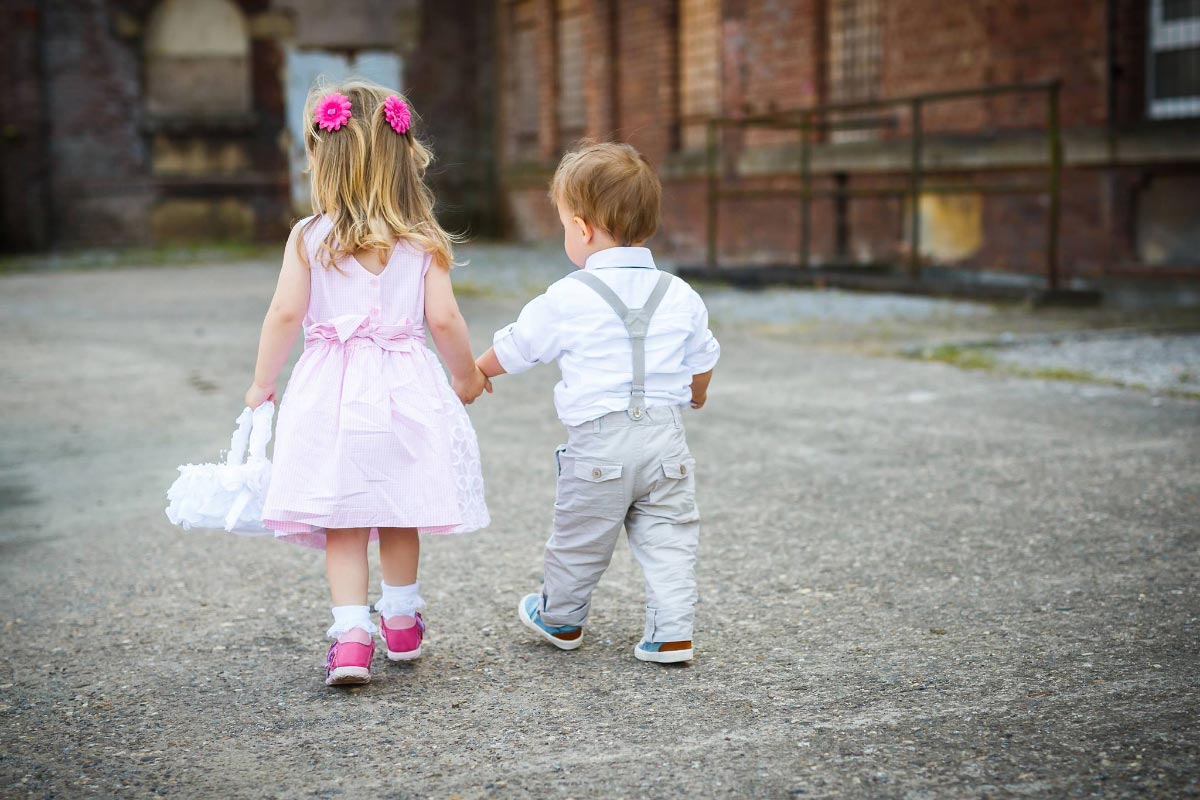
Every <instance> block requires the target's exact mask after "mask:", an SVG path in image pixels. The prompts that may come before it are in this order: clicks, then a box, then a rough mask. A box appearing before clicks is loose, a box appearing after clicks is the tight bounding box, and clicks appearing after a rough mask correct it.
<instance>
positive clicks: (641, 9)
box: [498, 0, 1200, 275]
mask: <svg viewBox="0 0 1200 800" xmlns="http://www.w3.org/2000/svg"><path fill="white" fill-rule="evenodd" d="M521 2H522V3H526V4H530V5H529V8H530V9H535V6H536V4H538V3H542V6H541V7H542V10H543V12H544V14H545V17H544V18H543V17H542V16H541V15H539V14H535V17H537V19H536V24H537V26H538V31H539V39H538V42H539V48H540V49H539V51H538V53H539V58H538V61H537V70H536V75H535V76H534V77H533V78H532V80H534V81H535V82H536V83H537V84H538V86H537V87H533V89H536V91H535V92H534V94H535V95H536V96H537V97H538V98H539V100H540V102H543V103H545V102H553V98H555V97H556V96H560V95H561V89H556V90H553V91H549V92H548V91H547V90H546V89H545V87H546V86H550V85H555V83H556V82H557V84H558V85H561V83H562V81H564V80H566V79H567V76H566V75H564V73H563V71H562V64H561V62H556V61H555V60H554V57H553V56H554V52H555V43H556V41H557V40H556V39H555V35H556V34H555V26H554V13H553V12H554V8H553V7H551V5H548V4H549V0H521ZM835 2H836V3H838V4H839V5H836V6H835V5H834V3H835ZM571 5H572V8H575V7H578V8H579V9H580V13H582V14H583V15H584V17H585V18H586V19H589V20H591V25H590V26H589V27H588V29H587V30H588V34H587V36H586V41H585V44H584V52H585V53H586V56H587V58H586V63H585V65H584V66H583V68H582V69H581V70H580V74H579V75H578V80H579V81H581V82H582V94H583V97H584V99H585V102H586V104H587V111H586V114H587V119H588V125H587V130H588V133H589V135H592V136H596V137H598V138H615V139H620V140H623V141H628V142H630V143H631V144H633V145H635V146H636V147H638V148H639V149H641V150H642V151H643V152H644V153H645V154H646V156H647V157H648V158H649V159H650V160H651V162H652V163H654V164H655V165H656V166H657V167H658V168H659V169H660V174H662V175H663V177H664V189H665V193H664V224H663V229H662V231H661V232H660V234H659V236H658V237H657V239H656V241H655V242H654V244H655V246H656V247H659V248H660V249H663V250H665V251H666V252H667V253H668V254H670V255H672V256H675V257H677V258H679V259H681V260H685V261H698V260H700V259H701V258H702V256H703V253H704V246H705V242H706V230H707V228H706V207H707V205H706V194H705V192H706V183H705V179H704V143H705V131H704V128H705V126H704V119H705V118H706V117H708V116H711V115H713V114H721V115H725V116H739V115H746V114H751V115H753V114H764V113H768V114H769V113H773V112H779V111H788V110H798V109H804V108H809V107H812V106H814V105H818V104H821V103H825V102H833V101H835V100H838V99H839V97H840V96H841V95H845V93H846V92H847V91H849V92H850V93H851V94H853V95H854V96H855V97H858V96H867V97H870V96H876V97H881V98H889V97H903V96H909V95H913V94H919V93H928V92H937V91H945V90H952V89H959V88H973V87H978V86H984V85H994V84H998V83H1015V82H1022V83H1024V82H1035V81H1042V80H1049V79H1057V80H1060V81H1061V82H1062V87H1063V88H1062V93H1061V104H1060V119H1061V122H1062V125H1063V127H1064V130H1065V132H1066V135H1067V140H1068V147H1067V156H1068V159H1069V160H1070V159H1072V158H1074V157H1075V155H1076V153H1078V152H1084V151H1087V152H1088V153H1090V155H1088V156H1086V158H1083V160H1082V161H1080V162H1079V163H1078V165H1074V164H1072V163H1071V162H1070V161H1069V162H1068V166H1070V167H1071V168H1070V169H1068V170H1067V172H1066V173H1065V174H1064V179H1063V204H1062V224H1061V240H1060V250H1061V252H1062V261H1063V263H1064V267H1065V269H1064V271H1065V272H1066V273H1067V274H1068V275H1095V274H1098V273H1100V272H1103V271H1105V270H1109V269H1115V268H1118V267H1120V266H1121V265H1122V264H1127V262H1128V261H1129V259H1131V258H1133V257H1134V255H1135V251H1136V250H1137V247H1136V241H1137V233H1136V231H1135V230H1134V225H1133V221H1132V218H1131V215H1132V214H1133V213H1135V211H1136V206H1137V193H1138V192H1139V191H1141V190H1142V189H1141V188H1139V186H1144V185H1145V184H1146V182H1147V181H1151V180H1152V177H1153V175H1156V174H1163V173H1164V172H1167V173H1169V172H1172V171H1176V170H1178V169H1180V168H1181V164H1194V163H1195V161H1196V156H1195V154H1194V153H1192V150H1189V149H1188V148H1186V147H1184V148H1182V150H1181V149H1180V147H1179V146H1178V142H1176V143H1174V144H1171V143H1168V142H1167V141H1166V140H1165V139H1164V140H1163V144H1162V146H1161V148H1160V147H1159V146H1158V145H1157V144H1154V143H1153V142H1154V141H1155V139H1154V137H1157V136H1159V133H1158V132H1157V131H1160V130H1161V131H1165V130H1166V128H1153V127H1152V128H1151V129H1150V130H1149V133H1148V135H1149V136H1150V137H1151V140H1150V141H1151V144H1150V146H1149V151H1150V152H1152V153H1153V154H1154V155H1153V158H1152V160H1151V161H1149V162H1146V163H1145V165H1144V166H1143V167H1141V168H1139V167H1138V166H1137V165H1136V164H1131V163H1130V162H1129V160H1128V159H1127V158H1126V160H1124V161H1122V162H1121V163H1122V164H1123V165H1124V166H1121V167H1120V168H1118V167H1117V166H1116V164H1115V162H1114V163H1112V164H1109V165H1108V166H1105V163H1106V162H1105V160H1104V159H1105V156H1104V155H1103V153H1102V152H1101V154H1100V155H1096V154H1095V152H1096V149H1097V147H1099V148H1100V150H1101V151H1102V150H1103V146H1102V145H1095V146H1094V145H1089V144H1088V143H1089V142H1101V143H1102V142H1103V141H1104V140H1105V137H1106V136H1108V135H1109V131H1110V130H1116V129H1117V128H1118V127H1120V126H1125V127H1131V126H1132V127H1134V128H1138V129H1139V130H1140V131H1143V132H1145V130H1146V126H1145V125H1144V122H1145V117H1144V110H1143V104H1144V101H1143V94H1144V91H1143V89H1142V87H1141V84H1142V83H1143V82H1144V68H1143V67H1142V64H1143V62H1144V57H1145V50H1144V47H1145V45H1144V40H1145V28H1146V22H1145V20H1146V13H1147V8H1146V0H1112V1H1111V3H1103V2H1092V0H1063V2H1058V3H1041V2H1035V1H1034V0H979V2H971V3H951V4H947V3H944V2H941V0H886V2H881V0H789V1H787V2H785V1H784V0H646V1H645V2H636V3H635V2H631V0H576V2H573V3H572V4H571ZM498 7H499V8H501V9H510V10H511V9H512V8H513V4H512V3H510V2H500V3H499V6H498ZM856 14H857V15H866V16H867V17H870V18H871V19H873V20H875V23H874V24H876V25H877V27H876V28H875V29H874V30H875V34H874V35H875V36H876V37H877V39H876V40H875V41H877V47H878V52H877V53H876V52H871V53H868V54H867V56H864V57H863V58H862V59H861V60H863V62H864V63H866V64H867V66H866V67H865V72H864V73H862V74H860V75H858V76H857V77H856V78H855V80H857V81H858V83H857V84H855V85H854V87H852V88H851V89H845V88H844V87H842V84H840V83H837V82H836V81H834V82H832V83H831V80H832V77H836V76H832V73H831V65H830V59H831V58H832V57H834V56H836V57H837V58H844V57H845V54H846V51H845V45H844V43H842V42H841V41H840V40H839V41H835V39H836V37H837V36H838V35H840V33H839V32H840V31H842V29H843V28H844V27H845V25H847V24H849V23H847V22H846V20H847V19H850V20H853V19H854V18H855V15H856ZM614 20H615V21H616V27H615V28H614V27H613V22H614ZM614 31H615V32H616V35H615V37H614V36H613V35H612V34H613V32H614ZM498 35H499V37H500V40H501V42H500V47H501V48H503V47H505V46H506V43H507V44H508V45H509V46H511V44H512V41H511V35H510V34H509V33H508V32H506V30H505V28H504V27H503V26H501V27H500V28H499V34H498ZM614 38H615V41H614ZM838 48H841V49H838ZM831 53H832V54H834V55H832V56H831ZM614 55H615V61H614ZM860 55H861V53H860ZM872 59H877V61H875V60H872ZM508 63H509V62H508V61H505V60H502V61H501V62H500V64H501V71H502V80H504V81H507V82H506V83H505V86H506V87H508V90H509V91H511V90H512V89H513V88H515V87H514V86H513V84H512V82H511V81H512V77H513V76H512V73H511V70H506V69H505V67H506V65H507V64H508ZM876 63H877V67H876V66H873V64H876ZM838 69H839V70H841V72H839V75H841V73H842V72H845V69H844V68H843V67H838ZM863 74H865V75H867V76H868V77H867V78H866V79H864V78H863ZM831 76H832V77H831ZM870 76H875V77H870ZM525 80H530V78H528V76H526V78H525ZM838 80H842V79H841V78H838ZM863 80H868V81H870V80H874V81H877V83H878V86H877V87H875V88H872V87H870V86H864V85H863ZM839 87H842V88H839ZM524 91H525V92H526V93H527V95H528V94H529V93H530V91H531V87H525V89H524ZM839 93H840V95H839ZM835 95H838V96H835ZM706 98H719V102H715V103H713V104H712V105H711V106H710V107H708V108H703V107H702V104H703V103H704V102H705V99H706ZM842 99H844V98H842ZM501 102H502V103H503V102H505V100H504V99H503V98H502V100H501ZM1110 108H1111V109H1112V113H1111V119H1110ZM539 113H540V114H541V119H542V121H543V125H542V128H541V129H540V130H539V132H538V146H537V149H536V153H537V157H536V158H530V159H525V160H523V161H522V163H521V164H520V168H519V169H514V168H513V163H512V160H511V157H510V152H511V151H506V152H505V153H504V154H502V157H501V184H502V194H503V196H504V198H505V201H506V204H507V211H508V214H509V223H510V228H509V229H510V231H511V232H512V233H513V234H515V235H516V236H518V237H520V238H537V237H541V236H544V235H547V234H551V235H556V226H555V225H554V219H553V213H552V210H551V209H550V208H549V206H548V204H546V203H545V201H544V193H545V182H546V180H547V179H548V178H549V174H550V171H551V170H552V169H553V166H554V164H555V163H556V161H557V157H558V155H559V154H560V153H561V151H562V149H563V146H564V145H565V144H566V142H564V141H562V139H561V138H556V135H557V132H556V130H555V127H554V122H553V121H554V119H555V118H556V117H555V110H554V109H546V108H545V107H543V108H541V109H539ZM856 116H857V117H862V116H866V117H869V118H870V120H871V123H872V124H873V125H875V126H876V127H874V128H872V129H871V130H869V131H866V132H858V131H841V132H838V131H837V130H821V131H817V132H816V133H815V134H814V139H815V140H816V141H817V143H818V146H822V145H823V146H828V145H829V144H830V143H831V142H833V143H837V142H844V143H848V144H847V145H846V147H845V148H843V149H842V150H840V151H838V152H837V154H836V155H834V156H829V155H828V154H827V158H826V159H825V161H836V162H838V163H840V164H842V166H839V167H836V168H833V167H831V168H829V169H830V170H843V171H847V172H848V173H849V176H848V177H847V178H845V179H844V180H845V181H847V185H849V186H850V187H852V188H871V187H874V188H878V187H881V186H884V185H887V186H901V187H903V186H904V185H906V181H907V173H906V171H905V170H906V167H907V158H908V157H907V155H906V152H907V150H906V148H907V147H908V145H907V141H908V138H909V137H910V134H911V131H912V115H911V113H910V110H909V108H908V107H907V106H906V105H901V106H894V107H889V108H885V109H882V110H872V111H870V112H863V113H862V114H858V115H851V114H842V115H840V116H837V117H832V118H831V119H832V121H834V122H839V123H841V122H846V121H849V120H852V119H855V118H856ZM1046 118H1047V111H1046V104H1045V98H1044V95H1039V94H1022V95H1014V96H994V97H986V98H982V99H980V98H972V99H964V100H954V101H948V102H938V103H929V104H926V105H925V106H924V107H923V109H922V126H923V130H924V131H925V133H926V135H927V136H928V137H929V138H930V139H931V140H937V138H938V137H943V138H947V140H949V141H959V142H971V141H978V142H979V147H980V148H983V149H981V150H980V153H984V155H982V156H979V155H976V157H975V161H976V162H978V160H979V159H980V158H982V159H983V160H984V163H987V164H988V165H989V167H990V168H989V169H987V170H984V171H979V170H975V169H964V170H960V171H959V172H958V173H946V174H943V175H940V176H935V177H936V178H937V179H938V180H957V181H964V182H965V181H971V180H977V181H995V180H996V176H997V175H998V174H999V175H1001V176H1003V175H1004V174H1005V173H1003V172H1000V173H997V172H994V171H993V170H994V169H995V168H1003V167H1004V166H1005V164H1007V163H1009V162H1008V161H1007V160H1006V159H1009V158H1015V159H1016V161H1013V162H1011V163H1017V162H1018V161H1020V160H1021V159H1022V158H1026V159H1027V158H1029V153H1033V154H1034V155H1035V157H1036V158H1042V157H1043V154H1044V153H1045V147H1046V145H1045V139H1044V138H1041V139H1040V138H1038V137H1039V135H1041V133H1042V132H1043V131H1044V129H1045V123H1046ZM1110 125H1111V126H1112V127H1111V128H1110ZM499 127H500V130H501V135H502V136H506V135H508V134H507V133H506V130H507V129H508V128H509V124H508V122H507V118H506V117H504V116H501V118H500V122H499ZM1195 128H1196V125H1195V124H1194V123H1193V124H1192V128H1191V129H1193V130H1195ZM1197 134H1198V135H1200V131H1197ZM1164 135H1165V134H1164ZM1173 135H1175V136H1179V135H1181V134H1180V132H1179V130H1175V133H1174V134H1173ZM1014 137H1016V138H1014ZM1021 137H1024V138H1021ZM722 141H723V142H724V145H725V147H726V154H727V158H726V161H725V162H723V167H724V168H725V169H726V171H728V169H729V168H730V167H731V166H732V165H733V164H735V163H736V164H742V165H745V164H756V163H757V164H768V165H771V164H773V165H775V170H776V171H775V172H772V168H763V169H758V170H757V172H754V173H753V174H752V175H751V176H750V177H748V178H745V179H743V181H742V183H741V186H742V187H743V188H762V187H774V188H789V187H791V188H794V187H796V185H797V183H796V178H795V174H796V170H797V164H798V146H797V145H798V141H799V133H798V132H797V131H794V130H793V131H780V130H769V129H763V128H752V129H749V130H748V131H746V132H744V133H741V134H739V133H727V134H725V135H724V136H723V139H722ZM1143 144H1144V143H1143ZM1089 147H1090V148H1091V149H1090V150H1089V149H1088V148H1089ZM988 148H990V149H988ZM1005 148H1007V150H1006V149H1005ZM835 149H836V147H835ZM1143 149H1144V148H1143ZM1193 149H1194V148H1193ZM1185 151H1186V152H1185ZM1112 152H1113V153H1116V152H1118V150H1117V148H1115V147H1114V148H1112ZM1173 153H1180V155H1179V156H1178V159H1176V158H1175V156H1173V155H1171V154H1173ZM847 154H849V155H847ZM987 154H992V155H987ZM1014 154H1015V155H1014ZM856 159H857V160H856ZM1135 160H1136V159H1135ZM818 162H820V159H818ZM856 164H857V166H855V165H856ZM888 165H890V166H888ZM864 169H865V172H864ZM1192 169H1193V170H1194V167H1193V168H1192ZM789 175H790V176H791V177H788V176H789ZM1022 175H1023V176H1024V177H1026V178H1033V177H1037V176H1036V175H1035V174H1032V173H1013V176H1012V177H1022ZM818 181H819V185H820V186H822V187H826V188H827V187H830V186H833V185H834V173H833V171H830V172H825V173H822V174H821V175H820V176H819V178H818ZM1139 181H1140V182H1141V183H1140V184H1139ZM1197 188H1198V189H1200V186H1198V187H1197ZM926 202H927V201H926V200H922V209H924V207H925V204H926ZM929 202H933V200H932V199H930V200H929ZM909 205H910V202H909V200H908V199H907V198H903V197H885V198H876V199H854V200H852V201H850V202H849V203H848V205H846V206H845V207H844V209H843V213H842V214H841V215H840V216H839V215H838V214H837V213H836V211H835V209H836V203H835V202H834V201H833V200H827V199H824V200H820V201H816V202H814V204H813V210H812V220H813V221H812V243H813V254H814V261H820V260H825V261H828V260H837V259H842V258H848V259H850V260H877V259H893V260H894V259H897V258H902V257H904V255H905V253H906V248H907V245H906V244H905V242H904V238H905V236H906V232H907V230H908V222H907V220H908V218H909V214H910V209H909ZM1046 206H1047V201H1046V199H1045V198H1044V197H1040V196H1029V195H1021V196H1001V195H984V196H975V197H974V198H971V197H968V198H966V199H964V200H963V202H961V203H958V204H957V205H956V204H953V203H950V204H941V205H937V207H938V208H945V209H950V211H948V212H947V213H950V214H951V217H948V219H951V220H952V221H953V219H954V218H953V214H952V213H951V212H953V213H958V212H957V211H954V209H960V210H962V209H965V211H963V212H962V213H970V214H975V215H976V216H975V218H974V219H970V220H966V222H964V223H963V224H964V225H965V226H966V227H967V228H970V229H971V230H974V229H975V227H976V226H977V227H978V229H979V231H978V237H977V238H978V242H977V245H973V246H972V247H971V248H962V247H960V248H959V249H958V250H956V249H955V247H951V246H949V245H947V246H945V247H941V248H940V249H939V248H936V247H934V248H931V250H930V252H929V253H928V254H927V256H928V258H929V259H930V260H937V258H938V257H939V256H937V255H936V253H939V252H942V253H945V252H953V253H956V255H955V256H954V257H953V259H952V261H953V264H954V265H958V266H967V267H981V268H988V269H1001V270H1015V271H1025V272H1031V273H1038V272H1040V271H1041V270H1042V269H1043V261H1044V256H1043V254H1044V249H1043V242H1044V239H1045V230H1046ZM930 224H932V223H930ZM938 224H940V223H938ZM955 224H957V222H956V223H955ZM1197 225H1200V220H1198V221H1197ZM839 227H841V228H842V230H843V233H842V235H841V238H840V240H839V235H838V232H837V231H838V228H839ZM847 229H848V232H847ZM951 232H953V231H951ZM933 233H935V234H936V233H937V231H936V230H935V231H933ZM934 238H935V239H937V237H936V236H935V237H934ZM943 238H945V237H943ZM959 238H960V239H962V237H959ZM967 240H969V241H974V239H973V238H971V237H968V239H967ZM798 241H799V212H798V204H797V203H795V202H793V201H788V200H782V199H766V200H752V201H751V200H747V201H741V202H733V201H727V202H725V203H723V205H722V207H721V242H720V249H721V251H722V254H723V258H725V259H726V260H727V261H729V262H731V263H746V262H760V261H761V262H767V261H776V262H781V261H795V260H796V253H797V247H798ZM968 250H969V252H968ZM960 251H961V252H960ZM923 252H925V251H924V248H923Z"/></svg>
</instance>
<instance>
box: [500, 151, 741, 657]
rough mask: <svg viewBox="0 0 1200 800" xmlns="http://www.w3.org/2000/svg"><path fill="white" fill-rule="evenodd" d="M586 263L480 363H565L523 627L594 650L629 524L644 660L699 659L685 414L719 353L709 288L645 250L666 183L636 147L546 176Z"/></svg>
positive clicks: (569, 158)
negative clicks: (603, 592) (548, 526)
mask: <svg viewBox="0 0 1200 800" xmlns="http://www.w3.org/2000/svg"><path fill="white" fill-rule="evenodd" d="M550 197H551V199H552V200H553V201H554V203H555V205H556V206H557V207H558V216H559V219H560V220H561V221H562V226H563V231H564V239H565V241H564V245H563V246H564V247H565V248H566V251H567V256H568V257H569V258H570V259H571V261H572V262H573V263H574V264H575V266H577V267H580V268H581V269H579V270H578V271H576V272H574V273H572V274H571V275H569V276H568V277H566V278H563V279H562V280H560V281H558V282H557V283H555V284H553V285H552V286H551V287H550V288H549V289H547V290H546V293H545V294H543V295H541V296H540V297H537V298H535V299H534V300H532V301H531V302H530V303H529V304H528V305H527V306H525V308H524V310H522V311H521V314H520V316H519V317H518V318H517V321H516V322H514V323H513V324H511V325H509V326H507V327H505V328H503V329H502V330H500V331H497V332H496V336H495V340H494V345H493V347H492V348H491V349H490V350H488V351H487V352H486V353H484V354H483V355H482V356H480V358H479V362H478V363H479V368H480V369H481V370H482V371H483V373H484V374H485V375H487V376H488V377H489V378H490V377H494V376H496V375H501V374H503V373H505V372H510V373H517V372H523V371H525V370H527V369H529V368H531V367H533V366H534V365H536V364H545V363H549V362H551V361H557V362H558V365H559V368H560V369H561V370H562V380H561V381H560V382H559V383H558V385H557V386H556V387H555V389H554V403H555V407H556V408H557V410H558V416H559V418H560V419H561V420H562V422H563V424H564V425H566V426H567V443H566V445H565V446H562V447H560V448H559V449H558V451H557V453H556V454H555V455H556V458H557V461H558V492H557V496H556V499H555V502H554V529H553V532H552V533H551V535H550V540H549V541H548V542H547V543H546V559H545V573H544V578H543V584H542V591H541V593H540V594H530V595H526V596H525V597H524V598H522V600H521V602H520V604H519V605H518V607H517V613H518V614H519V615H520V618H521V621H522V622H523V623H525V625H526V626H528V627H529V628H531V629H532V630H534V631H535V632H537V633H538V635H539V636H541V637H542V638H544V639H545V640H547V641H548V642H550V643H551V644H553V645H554V646H556V647H558V648H561V649H563V650H574V649H575V648H577V647H579V645H580V644H582V643H583V639H582V636H583V625H584V623H585V622H586V621H587V615H588V609H589V606H590V603H591V597H592V591H593V590H594V589H595V588H596V584H597V582H598V581H599V580H600V576H601V575H602V574H603V573H604V570H605V569H606V568H607V567H608V564H609V561H610V560H611V558H612V553H613V548H614V546H615V545H616V542H617V537H618V536H619V534H620V531H621V526H622V525H624V527H625V530H626V531H627V533H628V536H629V546H630V548H631V549H632V551H633V555H634V558H636V559H637V561H638V563H639V564H640V565H641V567H642V571H643V573H644V574H645V579H646V627H645V632H644V634H643V637H642V641H641V643H639V644H638V645H637V647H635V648H634V651H633V654H634V656H635V657H637V658H639V659H641V660H642V661H655V662H659V663H669V662H676V661H688V660H690V659H691V658H692V653H693V649H692V623H693V620H694V618H695V604H696V571H695V569H696V551H697V547H698V545H699V538H700V515H699V512H698V511H697V509H696V484H695V480H696V478H695V473H696V462H695V460H694V459H693V458H692V455H691V453H690V452H689V451H688V446H687V440H686V439H685V438H684V431H683V413H682V407H683V406H685V405H687V404H689V403H690V404H691V407H692V408H700V407H702V406H703V405H704V402H705V399H706V394H707V391H708V383H709V380H710V379H711V378H712V370H713V366H714V365H716V363H717V359H718V358H719V356H720V346H719V345H718V344H717V340H716V339H714V338H713V335H712V333H711V332H710V331H709V330H708V311H707V309H705V307H704V302H703V301H702V300H701V299H700V296H699V295H697V294H696V292H695V291H694V290H693V289H692V288H691V287H690V286H688V284H687V283H686V282H685V281H683V280H681V279H680V278H675V277H673V276H671V275H669V274H667V273H665V272H659V271H658V269H657V268H656V267H655V265H654V258H653V257H652V256H651V254H650V251H649V250H648V249H647V248H645V247H643V246H642V245H643V243H644V242H645V241H646V240H647V239H649V238H650V236H652V235H653V234H654V232H655V231H656V230H657V229H658V223H659V215H660V208H659V207H660V204H661V199H662V186H661V184H660V183H659V181H658V176H657V175H655V173H654V170H653V169H652V168H651V167H650V165H649V164H648V163H647V162H646V160H645V159H644V158H643V157H642V156H641V154H640V153H638V152H637V151H636V150H634V149H633V148H632V147H630V146H629V145H625V144H615V143H603V144H589V145H585V146H583V147H581V148H579V149H577V150H575V151H573V152H571V153H568V154H567V155H566V156H564V157H563V160H562V162H561V163H560V164H559V165H558V170H557V171H556V172H555V174H554V180H553V181H552V182H551V185H550Z"/></svg>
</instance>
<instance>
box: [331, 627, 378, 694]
mask: <svg viewBox="0 0 1200 800" xmlns="http://www.w3.org/2000/svg"><path fill="white" fill-rule="evenodd" d="M374 655H375V642H373V641H372V640H371V634H369V633H367V632H366V631H364V630H363V629H362V628H353V629H351V630H350V631H349V632H347V633H343V634H342V635H341V636H339V637H338V640H337V641H336V642H334V643H333V644H331V645H330V646H329V655H327V656H325V685H326V686H345V685H347V684H355V683H368V682H370V680H371V657H372V656H374Z"/></svg>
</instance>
